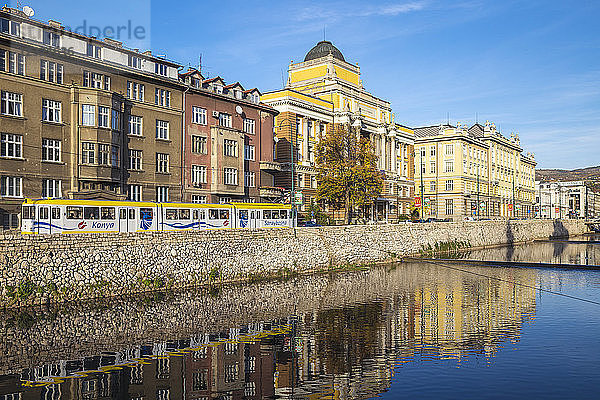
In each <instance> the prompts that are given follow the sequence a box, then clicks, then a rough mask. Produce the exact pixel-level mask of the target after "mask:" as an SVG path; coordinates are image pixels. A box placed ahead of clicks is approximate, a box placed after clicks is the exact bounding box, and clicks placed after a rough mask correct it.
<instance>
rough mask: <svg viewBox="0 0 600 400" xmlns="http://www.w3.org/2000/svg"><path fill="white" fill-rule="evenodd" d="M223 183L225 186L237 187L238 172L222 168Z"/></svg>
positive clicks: (233, 169)
mask: <svg viewBox="0 0 600 400" xmlns="http://www.w3.org/2000/svg"><path fill="white" fill-rule="evenodd" d="M223 176H224V183H225V184H226V185H237V184H238V170H237V169H235V168H224V169H223Z"/></svg>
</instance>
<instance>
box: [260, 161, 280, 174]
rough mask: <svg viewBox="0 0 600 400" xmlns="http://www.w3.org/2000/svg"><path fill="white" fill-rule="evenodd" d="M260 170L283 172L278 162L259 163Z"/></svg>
mask: <svg viewBox="0 0 600 400" xmlns="http://www.w3.org/2000/svg"><path fill="white" fill-rule="evenodd" d="M260 170H261V171H267V172H269V171H272V172H279V171H282V170H283V167H282V165H281V163H278V162H274V161H261V162H260Z"/></svg>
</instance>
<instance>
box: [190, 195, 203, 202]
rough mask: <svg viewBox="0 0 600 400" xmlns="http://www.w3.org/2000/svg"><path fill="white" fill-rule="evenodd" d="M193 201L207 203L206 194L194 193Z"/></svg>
mask: <svg viewBox="0 0 600 400" xmlns="http://www.w3.org/2000/svg"><path fill="white" fill-rule="evenodd" d="M192 203H196V204H206V196H204V195H200V194H194V195H192Z"/></svg>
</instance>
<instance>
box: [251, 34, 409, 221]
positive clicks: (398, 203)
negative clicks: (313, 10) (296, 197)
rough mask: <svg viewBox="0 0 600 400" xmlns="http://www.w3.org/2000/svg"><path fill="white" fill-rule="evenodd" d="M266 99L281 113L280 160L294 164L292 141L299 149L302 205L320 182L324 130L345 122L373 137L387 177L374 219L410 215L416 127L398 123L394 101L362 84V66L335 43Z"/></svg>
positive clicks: (295, 68) (310, 56)
mask: <svg viewBox="0 0 600 400" xmlns="http://www.w3.org/2000/svg"><path fill="white" fill-rule="evenodd" d="M261 101H263V102H264V103H266V104H268V105H271V106H272V107H273V108H275V109H276V110H277V111H279V112H280V114H279V115H278V116H277V117H276V120H275V126H276V129H275V133H276V135H277V137H278V138H281V140H282V141H283V143H286V144H285V145H283V146H281V145H280V144H279V143H282V142H281V141H280V142H279V143H278V145H277V149H278V152H282V153H280V154H279V157H278V160H279V161H280V162H282V163H284V165H290V163H291V161H292V160H291V159H289V158H290V157H289V153H290V151H288V150H285V147H289V145H288V143H289V140H291V141H292V144H293V148H294V163H296V162H297V163H298V164H297V168H298V175H297V176H296V177H295V179H296V180H297V181H296V182H295V185H294V186H295V188H298V189H300V190H301V192H302V193H303V196H302V197H303V205H302V206H303V207H306V205H307V204H309V203H308V202H307V200H305V199H312V198H313V196H314V193H316V192H315V189H316V187H317V185H318V182H316V181H315V177H316V170H315V166H314V157H315V155H314V149H315V145H316V141H317V140H318V137H319V135H320V134H321V133H323V132H325V129H330V127H333V126H344V127H345V128H346V129H348V130H354V131H356V132H358V133H359V134H360V135H362V136H364V137H367V138H369V139H370V140H371V142H372V143H373V145H374V147H375V153H376V155H377V157H378V167H379V169H380V170H381V172H382V174H383V175H384V191H383V193H382V195H381V197H380V198H379V199H377V201H376V202H375V204H374V206H373V208H372V210H371V212H370V218H371V219H372V220H374V221H387V220H395V219H396V218H397V217H398V215H400V214H408V213H409V208H410V204H411V203H412V198H413V194H414V183H413V176H412V173H413V145H414V132H413V130H412V129H411V128H408V127H406V126H402V125H400V124H397V123H395V122H394V116H393V114H392V109H391V104H390V103H389V102H388V101H386V100H382V99H380V98H378V97H375V96H374V95H373V94H371V93H370V92H368V91H367V90H366V89H365V87H364V86H363V82H362V79H361V72H360V67H359V66H358V65H355V64H351V63H349V62H347V61H346V60H345V58H344V56H343V54H342V53H341V51H340V50H339V49H337V48H336V47H335V46H334V45H333V44H332V43H331V42H328V41H321V42H319V43H317V44H316V45H315V46H314V47H313V48H312V49H311V50H310V51H309V52H308V53H307V54H306V56H305V57H304V61H302V62H297V63H294V62H293V61H292V62H291V63H290V65H289V67H288V81H287V85H286V87H285V88H284V89H282V90H277V91H274V92H268V93H265V94H263V95H262V96H261ZM279 182H280V183H281V184H282V185H285V188H286V189H287V190H289V189H290V187H291V184H290V183H291V180H290V178H287V179H286V178H284V177H283V175H282V178H281V180H279Z"/></svg>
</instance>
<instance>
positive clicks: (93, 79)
mask: <svg viewBox="0 0 600 400" xmlns="http://www.w3.org/2000/svg"><path fill="white" fill-rule="evenodd" d="M83 86H85V87H90V88H93V89H102V88H104V90H110V76H108V75H102V74H97V73H95V72H90V71H83Z"/></svg>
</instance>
